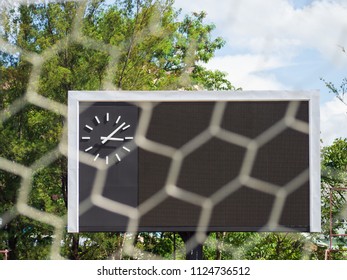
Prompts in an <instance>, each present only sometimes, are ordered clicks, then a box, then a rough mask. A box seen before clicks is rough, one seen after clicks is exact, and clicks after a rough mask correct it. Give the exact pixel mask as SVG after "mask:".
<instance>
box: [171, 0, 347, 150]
mask: <svg viewBox="0 0 347 280" xmlns="http://www.w3.org/2000/svg"><path fill="white" fill-rule="evenodd" d="M175 6H176V7H177V8H182V14H189V13H191V12H199V11H205V12H206V13H207V18H206V22H209V23H214V24H215V26H216V29H215V30H214V36H222V37H223V38H224V40H225V41H226V45H225V46H224V48H223V49H222V50H219V51H218V52H217V53H216V56H215V57H214V58H213V59H212V60H211V61H210V62H209V63H208V64H207V65H206V67H207V68H209V69H212V70H214V69H218V70H221V71H224V72H226V73H227V74H228V79H229V80H230V81H231V82H232V84H233V85H234V86H235V87H242V89H243V90H319V91H320V100H321V101H320V104H321V105H320V109H321V122H320V123H321V128H320V130H321V138H322V140H323V145H330V144H332V142H333V141H334V139H336V138H338V137H342V138H344V137H346V138H347V106H346V105H345V104H343V103H342V102H341V101H340V100H338V99H337V98H335V97H334V95H333V94H332V93H329V90H328V89H327V88H326V87H325V85H324V82H323V81H322V80H321V78H323V79H325V80H326V81H329V82H333V83H334V84H335V85H336V86H337V87H338V86H339V85H340V84H341V82H342V79H343V78H344V77H347V1H346V0H266V1H264V0H199V1H198V0H192V1H187V0H176V1H175ZM343 48H346V52H343ZM346 101H347V98H346ZM346 103H347V102H346Z"/></svg>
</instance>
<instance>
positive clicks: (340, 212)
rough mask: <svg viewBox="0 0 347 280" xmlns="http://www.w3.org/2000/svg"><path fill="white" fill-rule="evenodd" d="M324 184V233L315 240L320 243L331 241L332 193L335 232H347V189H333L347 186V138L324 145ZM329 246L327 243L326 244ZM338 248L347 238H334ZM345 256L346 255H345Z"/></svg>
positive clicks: (322, 164) (322, 165) (320, 244)
mask: <svg viewBox="0 0 347 280" xmlns="http://www.w3.org/2000/svg"><path fill="white" fill-rule="evenodd" d="M321 173H322V176H321V186H322V192H321V193H322V234H320V235H318V236H316V235H314V241H315V242H316V243H317V244H318V245H319V246H322V244H328V243H329V233H330V194H331V195H332V223H333V224H332V225H333V233H334V234H337V233H339V234H346V233H347V225H346V218H347V215H346V214H344V211H345V209H346V193H347V191H341V190H337V191H331V190H332V189H333V188H341V189H343V188H347V139H336V140H335V141H334V143H333V144H332V145H331V146H327V147H323V149H322V163H321ZM326 246H327V245H326ZM334 247H335V248H336V249H338V248H340V249H341V248H343V247H346V238H343V237H341V238H334ZM323 249H324V247H323V248H322V249H321V250H320V252H318V254H320V256H319V257H320V258H322V255H324V252H322V251H323ZM339 257H342V258H343V254H341V255H340V256H339V254H334V258H335V259H336V258H339ZM344 258H345V257H344Z"/></svg>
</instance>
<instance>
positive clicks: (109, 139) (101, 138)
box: [100, 136, 124, 141]
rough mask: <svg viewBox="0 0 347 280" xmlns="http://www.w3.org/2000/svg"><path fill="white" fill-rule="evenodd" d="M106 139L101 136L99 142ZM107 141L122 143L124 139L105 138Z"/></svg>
mask: <svg viewBox="0 0 347 280" xmlns="http://www.w3.org/2000/svg"><path fill="white" fill-rule="evenodd" d="M106 138H107V137H106V136H101V137H100V140H105V139H106ZM107 140H108V141H124V138H114V137H111V138H107Z"/></svg>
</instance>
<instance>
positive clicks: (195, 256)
mask: <svg viewBox="0 0 347 280" xmlns="http://www.w3.org/2000/svg"><path fill="white" fill-rule="evenodd" d="M194 235H195V232H190V231H187V232H180V236H181V238H182V239H183V241H184V243H185V244H186V243H187V241H188V240H189V239H190V238H192V237H193V236H194ZM202 249H203V248H202V244H198V245H197V246H196V247H195V248H193V249H191V250H187V246H186V260H202V258H203V251H202Z"/></svg>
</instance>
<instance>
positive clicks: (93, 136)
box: [80, 112, 134, 165]
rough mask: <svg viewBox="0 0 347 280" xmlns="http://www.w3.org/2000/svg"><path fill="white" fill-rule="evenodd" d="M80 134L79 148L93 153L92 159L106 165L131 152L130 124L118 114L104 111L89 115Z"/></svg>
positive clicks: (132, 136) (131, 134)
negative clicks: (101, 161)
mask: <svg viewBox="0 0 347 280" xmlns="http://www.w3.org/2000/svg"><path fill="white" fill-rule="evenodd" d="M85 122H86V123H84V124H83V125H84V127H83V130H82V132H81V135H80V141H81V142H80V143H81V148H82V149H81V150H82V151H84V152H86V153H89V154H91V155H93V161H94V162H95V161H97V160H103V161H104V162H105V164H106V165H109V164H113V163H120V162H121V161H122V159H124V158H125V157H126V155H127V154H128V153H130V152H131V149H130V145H129V142H130V141H132V140H133V139H134V135H133V129H132V124H131V123H129V122H127V121H126V119H125V117H124V116H122V115H120V114H112V113H110V112H105V113H103V114H98V115H94V116H90V118H89V120H88V119H87V120H86V121H85Z"/></svg>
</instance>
